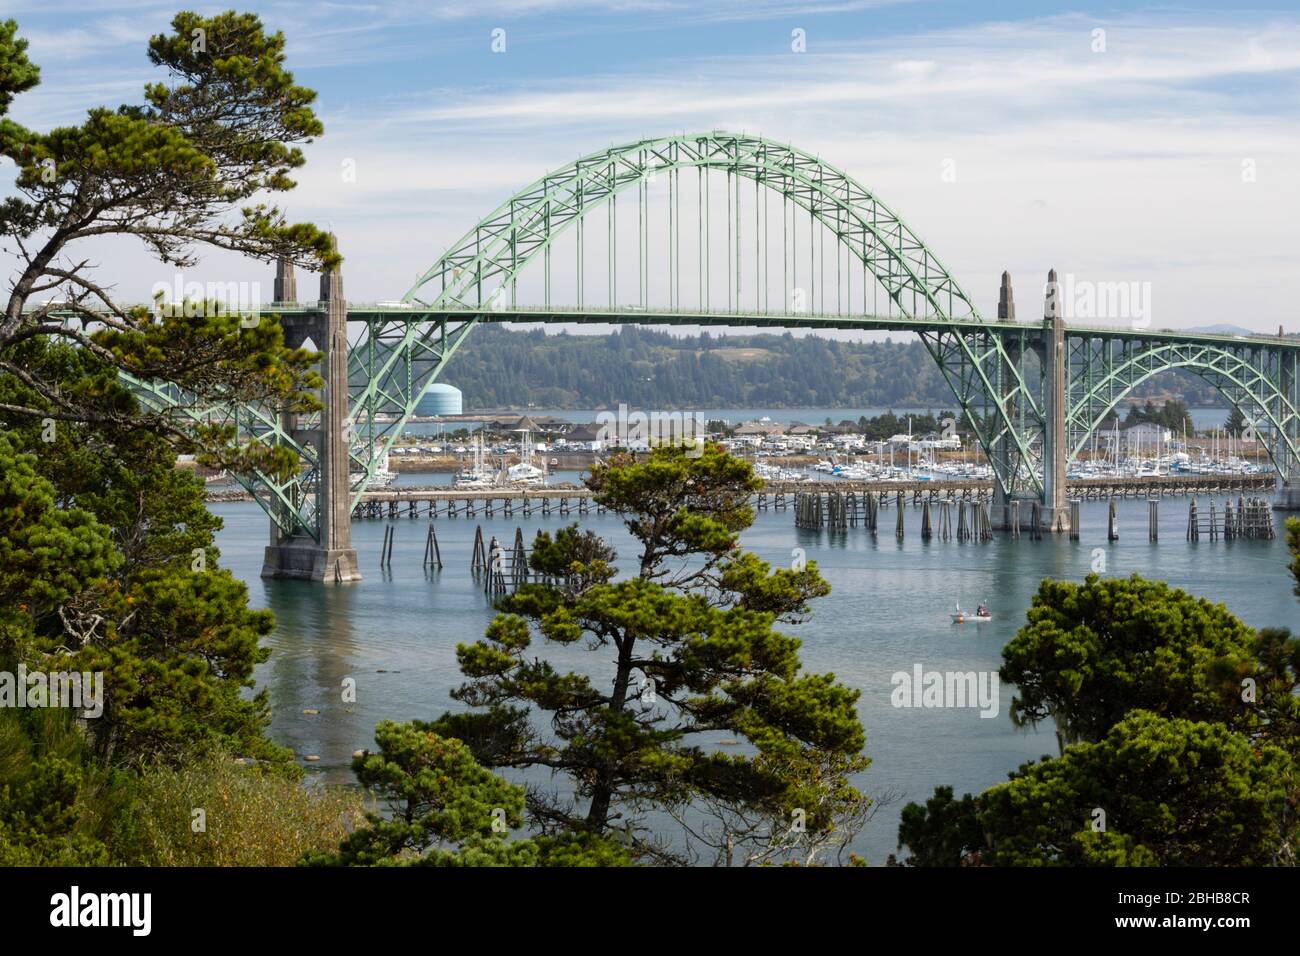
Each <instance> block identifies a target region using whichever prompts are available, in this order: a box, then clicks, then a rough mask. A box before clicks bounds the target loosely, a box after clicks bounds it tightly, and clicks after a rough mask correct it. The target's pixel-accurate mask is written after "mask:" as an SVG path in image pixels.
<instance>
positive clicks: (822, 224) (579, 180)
mask: <svg viewBox="0 0 1300 956" xmlns="http://www.w3.org/2000/svg"><path fill="white" fill-rule="evenodd" d="M684 170H695V171H696V174H697V183H696V191H697V196H696V202H695V205H694V209H693V211H694V213H695V221H690V220H689V219H688V221H687V222H686V223H685V231H686V232H687V233H688V235H691V234H693V235H694V236H695V237H696V240H695V242H696V245H695V250H696V254H697V256H698V258H699V260H700V261H699V262H698V264H697V270H696V271H697V275H698V283H697V290H696V300H695V301H694V302H693V303H691V307H688V306H687V305H686V304H685V303H684V302H683V295H682V292H681V284H682V275H683V269H682V267H681V258H682V243H681V236H680V234H681V232H682V231H683V221H682V220H683V215H686V216H689V215H690V212H691V210H690V209H689V208H688V212H687V213H686V214H683V213H682V212H681V211H680V210H681V200H682V195H683V190H682V187H681V185H680V178H679V176H680V173H681V172H682V171H684ZM719 172H720V173H722V174H723V175H724V176H725V177H726V180H727V183H726V188H727V200H728V215H727V217H726V224H725V230H726V238H727V255H726V259H725V261H724V262H723V263H722V264H723V266H724V268H725V269H726V272H727V282H726V285H727V289H728V293H727V308H726V309H725V310H723V309H721V308H720V307H715V306H714V303H713V301H712V300H713V295H712V290H713V289H714V287H715V285H716V282H715V281H714V280H715V276H714V275H713V272H714V271H715V268H716V267H715V266H714V260H715V259H716V257H714V256H712V255H711V248H712V245H713V236H712V234H711V233H712V230H713V228H714V220H715V218H716V217H715V216H713V215H712V213H711V208H712V203H711V201H710V186H709V178H708V175H707V174H708V173H719ZM661 177H662V178H666V179H667V180H668V184H669V197H670V207H669V210H668V213H667V215H668V223H669V239H668V247H667V266H666V275H665V276H664V278H666V280H667V286H668V301H669V310H670V312H672V313H673V314H674V315H684V314H687V313H691V314H692V321H693V322H698V321H699V319H700V317H701V316H712V317H715V318H716V317H722V318H724V319H727V318H728V317H733V316H734V319H733V320H732V324H735V325H748V324H751V323H752V324H773V325H778V324H785V323H783V322H782V321H781V317H782V316H784V317H786V318H795V319H797V317H798V314H799V309H798V308H797V305H798V303H797V302H793V303H792V300H795V299H798V298H799V296H798V293H799V292H801V291H805V290H801V289H799V288H797V287H794V286H792V282H791V279H790V273H791V263H793V264H794V270H793V271H794V280H793V281H794V283H797V282H798V263H799V257H800V254H801V251H806V252H807V255H808V259H809V269H808V271H807V273H805V277H806V279H807V280H808V281H809V283H810V284H811V285H812V287H813V288H812V293H813V296H812V297H813V298H814V300H815V294H816V291H817V288H816V282H817V276H816V274H815V272H814V270H813V263H814V262H815V261H816V258H817V250H814V249H807V250H801V249H800V248H798V247H796V248H795V249H793V250H788V249H786V248H783V249H782V250H781V271H782V275H781V276H780V277H779V280H780V283H781V287H782V289H783V292H782V296H781V302H782V305H781V307H780V309H779V310H777V311H775V312H773V311H772V310H771V309H770V302H771V295H770V294H771V288H772V284H773V280H772V277H771V274H770V273H771V270H770V256H769V255H768V250H767V249H765V248H761V247H762V245H763V243H765V242H767V236H768V233H769V232H770V223H769V221H768V220H767V219H766V218H765V215H764V214H763V213H762V212H761V210H760V206H759V204H758V200H757V198H756V199H755V206H754V221H753V223H752V227H753V228H752V229H749V228H748V227H749V226H750V225H751V224H750V223H748V222H747V221H742V217H741V213H740V210H741V195H740V183H741V182H742V181H745V182H748V183H752V184H753V188H754V191H755V194H756V197H757V194H758V192H759V190H760V189H762V190H764V191H765V196H775V197H778V198H779V200H780V203H781V206H782V242H783V243H784V244H789V243H790V242H791V241H793V242H795V243H798V242H799V237H798V226H797V224H796V218H795V217H796V216H797V215H799V216H802V215H806V216H807V217H808V228H807V231H806V233H805V238H804V240H803V242H804V243H812V242H813V237H814V234H815V233H816V234H818V235H820V236H821V239H822V240H824V237H825V236H826V235H829V236H830V237H831V238H832V241H833V243H834V244H835V245H836V246H837V248H836V249H835V251H834V255H835V263H836V270H837V276H838V275H839V274H840V268H841V255H843V257H844V259H845V260H846V261H847V262H850V263H856V264H857V265H860V267H861V269H862V284H861V291H862V303H863V308H862V311H861V312H856V313H855V312H854V311H853V310H852V303H851V302H850V311H849V312H846V313H837V315H838V318H839V321H838V323H837V324H836V326H835V327H837V328H849V329H853V328H861V329H874V328H879V327H881V322H880V318H879V316H877V315H874V314H873V313H874V312H875V309H874V308H872V309H871V310H870V311H869V310H868V306H867V298H866V295H867V289H868V286H875V287H878V290H880V291H883V292H884V293H885V295H886V301H887V303H888V308H889V310H890V316H891V318H892V319H893V322H894V323H895V325H894V327H897V328H908V327H909V326H912V329H913V331H915V332H916V333H917V334H918V335H919V337H920V338H921V340H922V342H923V343H924V344H925V346H926V348H927V350H928V351H929V352H930V354H931V356H932V357H933V358H934V360H935V361H936V363H937V364H938V366H939V368H940V370H941V371H942V373H943V375H944V377H945V379H946V380H947V382H948V384H949V385H950V386H951V387H952V389H953V393H954V397H955V399H956V401H957V404H958V405H959V406H960V408H961V410H962V412H963V413H964V414H965V416H966V418H967V420H968V421H969V422H970V424H971V425H972V426H973V428H974V430H975V432H976V435H977V438H978V440H979V442H980V444H981V445H982V446H983V448H984V450H985V452H986V453H987V454H988V457H989V460H990V461H991V462H992V463H993V467H994V471H995V474H996V479H997V484H998V487H999V491H1000V492H1001V493H1002V494H1003V495H1004V496H1005V495H1010V494H1016V493H1022V494H1027V495H1032V496H1033V497H1036V498H1041V497H1042V496H1043V494H1044V490H1045V489H1044V485H1045V479H1044V475H1043V474H1042V470H1041V457H1042V445H1043V434H1044V429H1045V421H1044V408H1043V405H1044V402H1043V398H1042V391H1043V383H1042V382H1041V381H1037V382H1034V381H1027V379H1026V375H1025V372H1024V367H1025V366H1024V361H1023V359H1024V357H1025V354H1026V351H1025V350H1024V349H1018V348H1016V347H1015V346H1014V345H1009V344H1008V342H1007V340H1006V338H1005V335H1004V331H1005V330H1003V329H1001V328H999V327H998V324H997V323H990V322H986V320H985V319H984V318H983V317H982V316H981V315H980V313H979V310H978V309H977V308H976V306H975V304H974V302H973V300H972V299H971V297H970V296H969V295H968V294H967V293H966V292H965V290H964V289H962V287H961V285H960V284H959V283H958V281H957V280H956V278H955V277H954V276H953V275H952V273H951V272H950V271H949V270H948V269H947V268H946V267H945V266H944V264H943V263H942V261H941V260H940V259H939V257H938V256H937V255H936V254H935V253H934V252H933V250H932V249H931V248H930V247H929V246H928V245H927V244H926V243H925V242H924V241H923V240H922V239H921V238H920V237H919V236H918V235H917V234H916V233H915V232H914V231H913V230H912V229H911V228H910V227H909V226H908V225H907V224H906V223H905V222H904V221H903V220H902V219H901V218H900V217H899V216H898V215H897V214H896V213H895V212H894V211H893V210H892V209H890V208H889V207H888V206H887V205H886V204H885V203H883V202H882V201H881V200H880V199H879V198H878V197H877V196H876V195H875V194H874V193H872V192H871V191H870V190H869V189H867V188H866V187H865V186H863V185H862V184H861V183H859V182H858V181H856V180H855V179H853V178H852V177H850V176H849V175H847V174H846V173H845V172H843V171H842V170H840V169H838V168H836V167H835V166H832V165H831V164H829V163H827V162H825V161H823V160H821V159H820V158H819V157H816V156H813V155H812V154H809V153H807V152H804V151H802V150H799V149H797V148H795V147H793V146H790V145H788V144H782V143H777V142H773V141H771V140H767V139H763V138H761V137H757V136H748V135H736V134H731V133H723V132H716V131H715V132H711V133H704V134H695V135H683V136H674V137H666V138H662V139H650V140H638V141H635V142H632V143H627V144H623V145H620V146H613V147H610V148H608V149H605V150H601V151H599V152H595V153H591V154H589V155H587V156H584V157H581V158H580V159H578V160H575V161H574V162H573V163H570V164H569V165H567V166H564V167H562V168H560V169H558V170H555V171H553V172H551V173H549V174H547V175H546V176H543V177H542V178H540V179H538V180H537V181H536V182H534V183H532V184H531V185H529V186H527V187H525V188H524V189H522V190H520V191H519V192H517V193H516V194H515V195H513V196H511V197H510V198H509V199H507V200H506V201H505V202H503V203H502V204H501V205H499V206H498V207H497V208H496V209H495V210H494V211H493V212H492V213H491V214H489V215H488V216H487V217H485V218H484V219H483V220H481V221H480V222H479V223H477V224H476V225H475V226H474V227H473V228H471V229H470V230H468V231H467V232H466V233H465V234H464V236H462V237H461V239H459V240H458V241H457V242H456V243H454V244H453V245H452V246H451V247H450V248H449V249H448V250H447V251H446V252H445V253H443V255H442V256H440V257H439V259H438V260H437V261H436V262H435V263H434V264H433V265H432V266H431V267H430V268H429V269H428V270H426V272H425V273H424V274H423V275H422V276H421V277H420V279H419V280H418V281H417V282H416V284H415V285H414V286H412V288H411V289H409V290H408V291H407V293H406V294H405V295H404V296H403V302H405V303H408V304H409V305H410V306H411V307H412V308H413V309H418V310H420V311H423V312H427V313H428V314H429V315H430V316H431V318H433V319H434V322H433V323H431V326H430V327H429V328H420V327H418V326H415V325H413V324H411V323H409V322H402V321H400V320H399V321H395V322H394V323H392V324H391V326H389V327H387V328H381V329H378V330H376V333H375V334H376V335H377V338H378V339H379V340H381V341H383V342H384V343H385V345H386V348H385V356H384V360H383V361H381V362H379V363H378V364H376V365H372V366H371V367H370V368H369V369H368V370H366V371H365V373H364V377H365V378H366V380H367V381H368V382H369V383H370V384H369V387H368V389H366V390H363V391H362V392H361V393H359V394H357V395H356V396H355V404H356V405H357V406H359V407H360V408H361V409H363V410H364V409H365V408H367V407H370V406H372V405H374V403H375V399H376V398H377V397H378V396H379V395H380V394H381V393H384V392H386V391H387V392H390V393H391V391H392V390H391V389H386V388H385V386H384V383H385V381H387V380H388V379H389V378H391V376H392V375H393V374H394V373H395V372H396V373H399V374H400V372H401V371H402V370H403V369H408V368H411V367H412V366H413V363H416V362H418V361H419V360H420V358H421V354H422V353H423V352H424V351H425V349H424V348H423V346H422V343H423V342H427V341H430V340H431V338H435V337H436V339H437V340H438V341H439V342H442V343H447V342H451V341H453V340H454V343H455V345H458V344H459V342H460V341H461V339H462V338H463V336H464V335H465V334H467V333H468V332H469V330H470V329H472V327H473V325H474V324H475V323H476V322H478V321H504V320H507V319H509V318H519V317H521V316H523V314H524V313H523V311H521V307H520V304H519V301H518V290H519V279H520V275H521V273H523V272H524V270H525V269H526V268H527V267H529V266H530V265H533V264H538V265H540V266H541V268H542V271H543V274H544V278H543V280H542V283H541V285H542V289H543V300H544V301H543V303H542V304H541V305H542V308H543V309H545V310H553V314H551V315H548V314H546V313H543V314H542V316H541V317H540V320H541V321H552V322H564V321H570V320H572V318H573V314H580V313H583V312H584V311H589V310H590V306H589V305H588V303H587V302H586V301H584V299H585V296H584V289H583V264H584V258H586V257H585V256H584V255H583V251H582V241H583V239H582V234H583V227H584V222H585V221H587V220H588V219H589V218H590V219H593V220H594V219H596V218H598V217H599V213H600V212H601V211H603V212H604V213H605V222H604V223H598V225H602V226H604V227H605V229H606V230H607V231H606V236H607V239H606V241H605V243H604V249H605V252H606V253H607V255H608V258H609V263H608V268H607V281H606V283H605V290H604V291H605V293H606V297H607V304H606V311H607V312H608V314H609V318H610V319H613V320H614V321H625V322H626V321H632V322H641V323H645V322H650V323H651V324H657V323H656V320H655V318H652V317H651V316H650V314H649V313H648V309H649V307H650V301H649V300H650V285H651V282H652V275H651V269H650V265H649V254H648V251H647V250H646V249H645V248H644V247H645V246H646V245H647V243H648V236H647V231H648V230H647V227H646V225H645V222H646V220H647V219H648V213H647V212H646V210H645V204H646V194H647V191H648V184H649V183H652V182H654V181H656V180H658V179H660V178H661ZM733 190H734V202H733V201H732V196H733ZM629 192H635V193H636V194H637V198H638V217H639V218H638V225H637V248H636V250H635V251H636V253H637V290H636V291H637V294H636V299H635V302H634V304H624V303H623V302H622V300H621V299H620V297H619V294H618V277H619V271H620V270H619V268H618V265H617V263H616V255H617V248H618V244H619V229H618V226H617V212H618V206H617V198H618V196H619V195H620V194H623V195H626V194H627V193H629ZM765 202H766V200H765ZM674 203H675V204H676V205H673V204H674ZM787 207H788V209H789V213H788V216H787ZM766 208H767V207H766V205H764V206H763V207H762V209H766ZM674 213H675V214H676V218H675V220H674V218H673V217H674ZM733 213H734V220H733V215H732V214H733ZM787 222H788V223H789V224H790V226H789V227H787ZM815 227H816V228H815ZM818 228H819V229H821V230H824V232H822V233H817V229H818ZM570 232H576V233H577V237H578V238H577V246H578V253H577V266H576V271H577V277H578V278H577V298H578V300H579V301H578V303H577V305H576V307H573V308H569V307H565V308H557V307H555V306H553V304H552V302H551V297H552V288H553V282H552V271H553V262H552V258H553V257H552V251H553V250H554V248H555V247H556V244H557V240H558V239H559V238H560V237H561V236H564V235H565V234H567V233H570ZM742 236H744V237H745V238H746V239H748V240H750V241H752V242H753V243H754V245H755V257H754V270H753V275H754V283H753V288H752V289H746V288H742V263H743V262H744V261H747V255H748V251H747V248H746V251H745V256H744V257H742ZM750 237H752V239H751V238H750ZM819 241H821V240H819ZM626 245H627V243H626V240H624V246H625V247H626ZM733 250H734V280H735V281H734V284H733V282H732V275H731V273H732V268H733ZM820 261H821V266H822V269H823V275H824V268H825V264H826V261H827V258H826V253H825V252H824V250H823V251H822V252H821V259H820ZM852 283H853V276H852V273H850V275H849V278H848V286H849V296H848V298H850V299H851V298H852ZM688 291H689V290H688ZM873 291H874V289H873ZM821 292H822V303H823V306H824V305H825V302H826V283H824V282H823V283H822V288H821ZM751 293H752V300H753V307H752V308H751V307H750V306H749V305H748V300H749V299H750V298H751ZM623 298H627V296H626V290H625V294H624V297H623ZM836 299H837V306H838V305H839V303H840V296H839V289H838V288H837V295H836ZM874 301H875V299H874V297H873V303H874ZM894 310H897V311H896V313H895V311H894ZM527 317H528V318H531V319H532V320H534V321H537V320H538V315H537V314H536V311H535V309H534V311H532V312H529V313H528V315H527ZM913 320H925V321H924V322H916V323H915V324H914V325H913ZM448 321H458V322H459V324H457V325H456V326H455V333H456V334H455V336H454V337H453V339H448V337H447V329H448V326H447V325H446V324H445V323H446V322H448ZM663 321H664V323H665V324H667V323H668V322H670V321H672V320H671V319H670V318H669V316H664V319H663ZM683 324H684V323H683ZM789 324H798V323H797V321H796V322H790V323H789ZM454 347H455V346H454V345H453V346H452V348H453V350H454ZM448 357H449V355H448ZM443 364H444V363H443V362H441V361H438V362H437V363H436V365H437V367H436V368H434V369H433V371H432V374H430V375H429V376H428V378H427V381H426V382H425V385H426V386H427V384H428V383H431V382H432V381H434V380H435V379H436V378H437V376H438V374H439V372H440V371H441V367H442V365H443ZM418 399H419V395H411V396H409V404H410V405H412V406H413V405H414V402H416V401H418ZM363 417H364V411H363Z"/></svg>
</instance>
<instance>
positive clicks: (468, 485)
mask: <svg viewBox="0 0 1300 956" xmlns="http://www.w3.org/2000/svg"><path fill="white" fill-rule="evenodd" d="M451 484H452V487H453V488H464V489H470V490H473V489H475V488H491V487H494V486H495V485H496V477H495V476H494V475H493V474H492V469H491V468H489V467H488V463H487V455H486V453H485V451H484V449H483V436H482V435H475V436H474V464H473V465H472V466H470V467H469V468H462V469H461V470H460V471H458V472H456V477H455V479H454V480H453V481H452V483H451Z"/></svg>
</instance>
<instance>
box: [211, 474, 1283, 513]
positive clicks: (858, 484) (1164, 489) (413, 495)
mask: <svg viewBox="0 0 1300 956" xmlns="http://www.w3.org/2000/svg"><path fill="white" fill-rule="evenodd" d="M1272 489H1273V477H1272V476H1271V475H1179V476H1171V477H1162V478H1084V479H1075V480H1072V481H1071V482H1070V483H1069V497H1070V498H1072V499H1079V500H1106V499H1109V498H1152V497H1165V496H1169V495H1179V496H1191V497H1195V496H1198V495H1199V496H1201V497H1206V496H1210V495H1216V494H1225V493H1229V492H1231V493H1234V494H1235V493H1244V492H1256V493H1259V492H1269V491H1272ZM830 493H838V494H842V495H848V494H852V495H854V496H855V498H857V499H866V498H867V497H868V496H873V495H874V496H882V495H883V496H884V497H885V498H887V499H888V501H887V502H886V503H887V504H897V503H899V502H903V503H908V504H911V505H914V506H916V507H920V506H921V505H922V504H923V503H924V502H926V501H929V502H930V504H931V505H934V506H937V505H938V503H939V502H940V501H943V500H948V501H951V502H954V503H955V502H957V501H966V502H977V503H982V504H987V503H989V502H991V501H992V498H993V482H992V481H991V480H983V481H980V480H953V481H844V480H840V479H834V480H830V481H815V482H813V481H809V482H781V481H771V482H768V483H767V484H766V485H764V487H763V488H762V490H760V491H758V492H757V493H756V494H755V495H754V499H753V503H754V507H755V508H756V509H757V510H759V511H767V510H785V509H788V508H793V507H794V506H795V499H796V496H801V495H814V494H830ZM208 500H209V501H248V500H251V499H250V497H249V495H248V493H247V492H246V491H244V490H243V489H242V488H227V489H209V490H208ZM953 507H954V511H955V510H956V509H955V504H954V506H953ZM604 510H605V509H604V508H603V507H602V506H601V505H599V504H598V503H596V502H595V501H594V500H593V499H592V493H591V492H590V491H589V490H588V489H586V488H584V487H581V486H574V485H555V486H552V485H547V486H542V487H533V488H507V487H502V488H491V489H477V488H476V489H463V488H450V487H447V486H445V485H441V486H429V487H412V488H387V489H384V490H382V491H367V492H365V493H364V494H363V495H362V496H361V501H360V503H359V504H358V505H357V507H356V508H355V509H354V511H353V514H352V516H353V518H396V517H402V516H406V517H410V518H415V517H419V516H427V517H431V518H441V517H446V518H475V517H480V516H482V517H489V518H491V517H496V516H498V515H501V516H504V517H514V516H516V515H520V516H524V517H531V516H532V515H534V514H541V515H553V514H554V515H571V514H573V515H585V514H589V513H591V512H593V511H594V512H595V513H597V514H603V513H604Z"/></svg>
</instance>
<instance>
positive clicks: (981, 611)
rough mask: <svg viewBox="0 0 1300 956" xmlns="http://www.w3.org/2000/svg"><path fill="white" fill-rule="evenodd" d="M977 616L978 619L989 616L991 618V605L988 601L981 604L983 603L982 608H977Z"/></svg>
mask: <svg viewBox="0 0 1300 956" xmlns="http://www.w3.org/2000/svg"><path fill="white" fill-rule="evenodd" d="M975 616H976V617H988V616H989V605H988V602H987V601H983V602H981V603H980V606H979V607H977V608H976V609H975Z"/></svg>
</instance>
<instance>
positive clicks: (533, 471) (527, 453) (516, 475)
mask: <svg viewBox="0 0 1300 956" xmlns="http://www.w3.org/2000/svg"><path fill="white" fill-rule="evenodd" d="M519 431H520V432H521V433H522V434H521V436H520V439H519V463H518V464H516V465H511V466H510V467H509V468H507V469H506V481H507V482H508V483H509V484H512V485H524V486H526V487H532V486H534V485H541V484H545V482H546V469H545V468H538V467H537V466H536V465H534V464H533V444H532V442H531V441H530V440H529V432H528V429H526V428H521V429H519Z"/></svg>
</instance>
